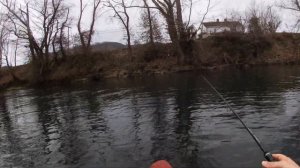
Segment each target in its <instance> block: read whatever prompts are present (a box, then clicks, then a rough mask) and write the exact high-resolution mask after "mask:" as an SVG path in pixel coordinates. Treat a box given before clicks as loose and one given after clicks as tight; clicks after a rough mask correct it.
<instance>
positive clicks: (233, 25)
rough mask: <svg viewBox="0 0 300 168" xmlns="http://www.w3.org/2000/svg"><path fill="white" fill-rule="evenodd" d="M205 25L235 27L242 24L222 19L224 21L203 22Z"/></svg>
mask: <svg viewBox="0 0 300 168" xmlns="http://www.w3.org/2000/svg"><path fill="white" fill-rule="evenodd" d="M203 25H204V26H205V27H237V26H243V25H242V24H241V23H240V22H238V21H224V22H204V23H203Z"/></svg>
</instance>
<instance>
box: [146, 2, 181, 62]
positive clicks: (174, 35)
mask: <svg viewBox="0 0 300 168" xmlns="http://www.w3.org/2000/svg"><path fill="white" fill-rule="evenodd" d="M152 2H153V3H154V5H155V6H156V8H157V9H158V10H159V12H160V13H161V15H162V16H163V17H164V18H165V20H166V23H167V29H168V33H169V35H170V39H171V41H172V44H173V47H174V49H175V51H176V52H177V55H178V56H177V61H178V63H183V62H184V58H185V54H184V51H183V48H182V47H181V45H180V41H181V39H180V31H179V30H178V27H177V26H176V25H177V24H176V14H175V7H176V6H175V5H176V2H177V5H178V4H179V3H178V1H174V0H164V1H161V0H152ZM177 15H178V14H177ZM179 20H180V19H177V22H179Z"/></svg>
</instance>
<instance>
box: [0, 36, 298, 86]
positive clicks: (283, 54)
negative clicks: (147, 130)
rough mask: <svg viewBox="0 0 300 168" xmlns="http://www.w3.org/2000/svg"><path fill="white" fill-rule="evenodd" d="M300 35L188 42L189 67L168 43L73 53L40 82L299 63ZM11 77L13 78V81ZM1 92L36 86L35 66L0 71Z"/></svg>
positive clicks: (211, 38) (226, 37) (51, 67)
mask: <svg viewBox="0 0 300 168" xmlns="http://www.w3.org/2000/svg"><path fill="white" fill-rule="evenodd" d="M299 44H300V35H298V34H288V33H281V34H274V35H262V36H251V35H249V34H222V35H218V36H213V37H209V38H206V39H202V40H196V41H193V42H191V43H190V46H189V48H190V51H189V53H191V54H190V60H192V61H191V62H190V63H189V64H185V65H182V64H177V59H176V54H175V52H174V51H173V49H172V46H171V44H156V46H155V47H153V46H149V45H139V46H135V47H134V50H133V56H132V57H129V56H128V54H127V50H126V49H119V50H110V51H99V50H97V49H95V50H94V52H92V53H91V54H90V55H88V56H84V54H80V52H76V51H73V52H72V53H70V54H69V56H68V57H67V58H66V59H65V60H64V61H61V62H59V63H55V64H52V65H51V66H50V69H51V70H50V71H49V72H48V73H47V74H46V75H45V76H44V78H43V81H42V83H44V84H49V83H60V82H72V81H75V80H78V79H83V78H84V79H90V80H103V79H106V78H124V77H135V76H141V75H155V74H165V73H174V72H181V71H192V70H201V69H219V68H222V67H226V66H236V67H248V66H255V65H269V64H298V63H299V62H300V45H299ZM12 74H14V75H15V76H16V77H17V78H14V77H13V75H12ZM0 77H1V78H0V87H1V89H5V88H8V87H10V86H15V85H33V84H40V83H41V81H39V82H37V81H36V80H35V79H36V73H35V71H34V65H32V64H30V63H29V64H26V65H22V66H18V67H14V68H12V69H8V68H2V69H1V71H0Z"/></svg>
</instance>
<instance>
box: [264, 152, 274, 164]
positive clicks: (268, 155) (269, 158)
mask: <svg viewBox="0 0 300 168" xmlns="http://www.w3.org/2000/svg"><path fill="white" fill-rule="evenodd" d="M265 159H266V160H267V161H269V162H273V161H274V158H273V156H272V153H271V152H267V153H265Z"/></svg>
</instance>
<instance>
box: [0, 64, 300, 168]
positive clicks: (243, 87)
mask: <svg viewBox="0 0 300 168" xmlns="http://www.w3.org/2000/svg"><path fill="white" fill-rule="evenodd" d="M299 70H300V68H298V67H268V68H255V69H248V70H243V71H237V70H230V69H228V70H225V71H223V72H219V73H216V72H207V73H205V75H206V76H207V78H208V79H209V80H210V81H211V82H212V83H214V85H216V87H217V89H218V90H220V91H221V92H222V93H223V94H224V96H225V97H227V99H228V100H229V102H230V104H231V105H232V106H233V108H234V109H235V110H236V111H237V112H238V113H239V114H240V115H241V116H242V118H243V119H244V120H245V121H246V123H247V124H248V125H249V126H250V127H251V128H253V130H254V132H255V133H256V134H257V136H258V137H260V139H261V140H262V141H263V143H264V146H265V147H266V148H267V149H271V150H273V151H275V152H284V153H286V154H288V155H291V156H292V157H294V158H295V159H296V160H298V161H300V158H299V156H297V155H298V153H299V151H300V143H299V142H300V141H299V140H300V134H299V127H300V124H299V119H300V106H299V102H300V80H299V79H300V76H299V74H298V72H299ZM0 142H1V143H0V155H1V160H0V167H17V168H19V167H20V168H27V167H28V168H29V167H58V168H69V167H72V168H73V167H88V168H96V167H97V168H98V167H105V168H115V167H128V168H131V167H147V166H148V165H150V164H151V162H153V161H154V160H158V159H167V160H169V161H170V162H171V163H172V164H173V165H174V166H175V167H182V168H185V167H195V168H197V167H199V168H200V167H201V168H205V167H209V168H211V167H260V161H261V160H262V159H263V157H262V155H261V154H260V151H259V149H258V148H257V146H256V144H255V143H254V142H253V140H252V139H251V137H250V136H249V135H248V134H247V132H246V131H245V130H244V129H243V128H242V126H241V124H240V123H239V122H238V121H237V120H236V119H235V117H234V116H233V115H232V114H231V113H230V112H228V110H227V108H226V105H225V104H224V103H223V102H222V101H221V100H220V99H219V98H218V97H217V96H216V95H215V94H214V93H213V92H212V91H211V90H210V89H209V87H208V86H207V85H206V84H205V83H204V81H203V80H202V78H201V76H199V74H197V73H195V74H186V73H184V74H177V75H169V76H161V77H151V78H147V79H128V80H109V81H105V82H104V81H103V82H101V83H91V84H85V85H81V84H77V85H76V84H75V85H72V86H68V87H51V88H47V89H19V90H11V91H8V92H6V93H5V94H2V95H1V96H0Z"/></svg>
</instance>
